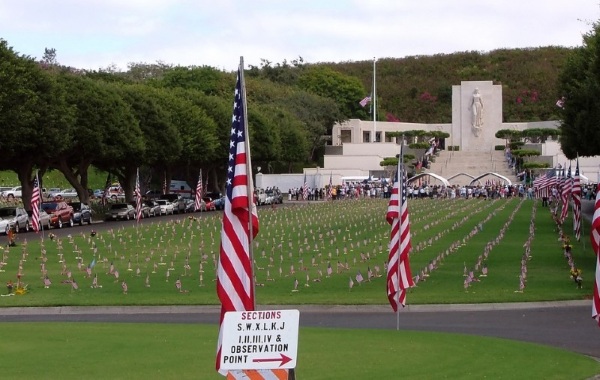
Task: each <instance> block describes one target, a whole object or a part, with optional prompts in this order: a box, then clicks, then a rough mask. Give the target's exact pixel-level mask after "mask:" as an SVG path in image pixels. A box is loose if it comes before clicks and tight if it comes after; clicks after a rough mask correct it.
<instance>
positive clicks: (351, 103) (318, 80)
mask: <svg viewBox="0 0 600 380" xmlns="http://www.w3.org/2000/svg"><path fill="white" fill-rule="evenodd" d="M298 85H299V87H300V88H302V89H303V90H306V91H309V92H312V93H313V94H317V95H320V96H322V97H324V98H329V99H332V100H333V101H334V102H335V103H336V104H337V106H338V107H339V109H340V112H341V114H342V115H343V116H342V118H343V119H348V118H352V117H356V116H357V115H358V114H360V115H364V110H363V108H362V107H361V106H360V104H359V101H360V100H361V99H362V98H364V96H365V89H364V87H363V85H362V84H361V83H360V81H359V80H358V79H357V78H354V77H351V76H347V75H345V74H342V73H340V72H338V71H335V70H333V69H330V68H327V67H322V66H313V67H311V68H307V69H305V70H304V71H303V73H302V75H301V76H300V78H299V80H298ZM340 121H341V120H340Z"/></svg>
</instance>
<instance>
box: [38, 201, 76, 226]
mask: <svg viewBox="0 0 600 380" xmlns="http://www.w3.org/2000/svg"><path fill="white" fill-rule="evenodd" d="M41 207H42V210H44V211H45V212H46V213H48V214H49V215H50V224H52V225H53V226H54V227H58V228H62V227H63V226H64V225H65V224H68V225H69V226H70V227H73V223H74V222H73V207H71V206H70V205H69V204H68V203H67V202H65V201H54V202H44V203H42V206H41Z"/></svg>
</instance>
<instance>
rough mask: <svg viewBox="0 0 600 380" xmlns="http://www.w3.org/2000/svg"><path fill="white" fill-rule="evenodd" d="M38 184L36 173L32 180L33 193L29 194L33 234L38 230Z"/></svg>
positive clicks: (39, 198)
mask: <svg viewBox="0 0 600 380" xmlns="http://www.w3.org/2000/svg"><path fill="white" fill-rule="evenodd" d="M40 202H41V197H40V183H39V181H38V175H37V173H36V175H35V178H34V179H33V191H32V192H31V226H32V227H33V230H34V231H35V232H38V231H39V230H40Z"/></svg>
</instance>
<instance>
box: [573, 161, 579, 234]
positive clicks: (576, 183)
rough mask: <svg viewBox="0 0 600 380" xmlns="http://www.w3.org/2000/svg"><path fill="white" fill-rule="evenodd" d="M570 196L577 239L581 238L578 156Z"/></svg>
mask: <svg viewBox="0 0 600 380" xmlns="http://www.w3.org/2000/svg"><path fill="white" fill-rule="evenodd" d="M571 196H572V197H573V231H575V239H577V241H579V240H580V239H581V178H580V177H579V158H577V167H576V168H575V176H574V177H573V187H572V188H571Z"/></svg>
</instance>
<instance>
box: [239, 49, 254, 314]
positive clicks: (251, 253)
mask: <svg viewBox="0 0 600 380" xmlns="http://www.w3.org/2000/svg"><path fill="white" fill-rule="evenodd" d="M240 86H241V88H242V94H241V96H242V107H243V108H242V109H243V112H244V120H243V121H242V122H243V123H244V136H245V139H244V145H245V150H246V178H248V186H247V189H248V190H247V196H248V228H249V230H248V232H249V233H248V255H249V256H250V276H251V281H252V288H253V289H252V293H253V294H254V299H253V301H254V305H253V309H256V291H255V290H256V289H255V288H254V247H253V244H252V243H253V239H254V238H253V236H254V231H253V227H252V209H253V208H254V181H253V180H252V161H251V160H250V134H249V131H248V109H247V103H246V82H245V80H244V57H240Z"/></svg>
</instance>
